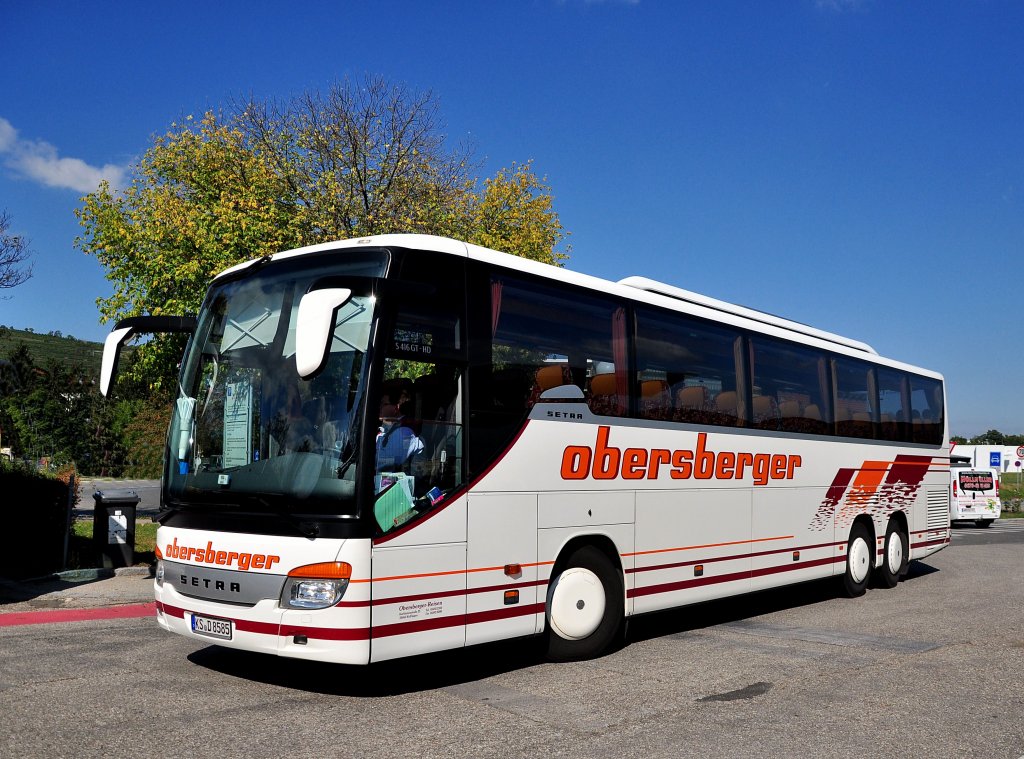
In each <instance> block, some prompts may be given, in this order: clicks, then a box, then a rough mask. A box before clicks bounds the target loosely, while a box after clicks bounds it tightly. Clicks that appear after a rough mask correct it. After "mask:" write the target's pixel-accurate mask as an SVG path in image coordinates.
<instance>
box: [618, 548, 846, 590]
mask: <svg viewBox="0 0 1024 759" xmlns="http://www.w3.org/2000/svg"><path fill="white" fill-rule="evenodd" d="M837 563H843V564H845V563H846V557H844V556H840V557H832V556H829V557H826V558H824V559H814V560H812V561H802V562H800V563H799V564H782V565H780V566H776V567H764V568H762V569H753V570H748V571H745V572H731V573H729V574H725V575H718V576H715V577H695V578H693V579H692V580H680V581H678V582H666V583H661V584H659V585H648V586H646V587H642V588H634V589H633V590H631V591H629V592H628V593H627V594H626V595H627V597H628V598H636V597H637V596H650V595H656V594H658V593H672V592H674V591H677V590H688V589H689V588H697V587H701V586H703V585H717V584H719V583H723V582H737V581H739V580H750V579H753V578H754V577H764V576H765V575H772V574H779V573H781V572H795V571H797V570H800V569H809V568H810V567H818V566H822V565H824V564H837Z"/></svg>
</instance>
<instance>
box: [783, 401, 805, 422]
mask: <svg viewBox="0 0 1024 759" xmlns="http://www.w3.org/2000/svg"><path fill="white" fill-rule="evenodd" d="M779 416H781V417H783V418H788V419H794V418H798V417H801V416H803V413H802V412H801V410H800V401H782V402H781V403H780V404H779Z"/></svg>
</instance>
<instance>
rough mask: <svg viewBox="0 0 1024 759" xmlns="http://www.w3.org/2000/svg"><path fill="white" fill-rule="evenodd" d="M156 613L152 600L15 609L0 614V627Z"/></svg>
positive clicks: (119, 617)
mask: <svg viewBox="0 0 1024 759" xmlns="http://www.w3.org/2000/svg"><path fill="white" fill-rule="evenodd" d="M155 614H156V604H155V603H154V602H152V601H151V602H149V603H144V604H128V605H125V606H107V607H104V608H101V609H56V610H53V611H15V612H11V613H10V614H0V627H14V626H15V625H45V624H52V623H54V622H87V621H89V620H92V619H133V618H136V617H149V616H153V615H155Z"/></svg>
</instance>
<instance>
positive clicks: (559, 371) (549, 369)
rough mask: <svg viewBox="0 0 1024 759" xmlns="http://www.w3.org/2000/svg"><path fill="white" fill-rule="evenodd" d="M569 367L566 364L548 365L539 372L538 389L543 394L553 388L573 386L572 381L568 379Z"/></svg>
mask: <svg viewBox="0 0 1024 759" xmlns="http://www.w3.org/2000/svg"><path fill="white" fill-rule="evenodd" d="M567 369H568V367H567V366H566V365H565V364H548V365H547V366H542V367H541V368H540V369H538V370H537V387H538V388H540V391H541V392H544V391H545V390H550V389H551V388H553V387H560V386H561V385H569V384H572V380H571V379H566V375H567Z"/></svg>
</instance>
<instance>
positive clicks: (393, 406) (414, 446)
mask: <svg viewBox="0 0 1024 759" xmlns="http://www.w3.org/2000/svg"><path fill="white" fill-rule="evenodd" d="M409 400H410V399H409V392H408V391H407V390H406V389H404V388H403V389H401V390H398V389H395V388H390V389H389V388H386V389H385V390H384V394H383V395H382V396H381V399H380V421H381V427H380V431H379V432H378V433H377V471H378V472H406V473H408V472H409V470H410V468H411V465H412V462H413V459H414V458H415V457H416V456H418V455H419V454H421V453H422V452H423V447H424V446H423V441H422V440H421V439H420V437H419V435H417V434H416V431H415V430H413V428H412V426H411V420H410V419H409V418H408V416H407V409H408V404H409Z"/></svg>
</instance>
